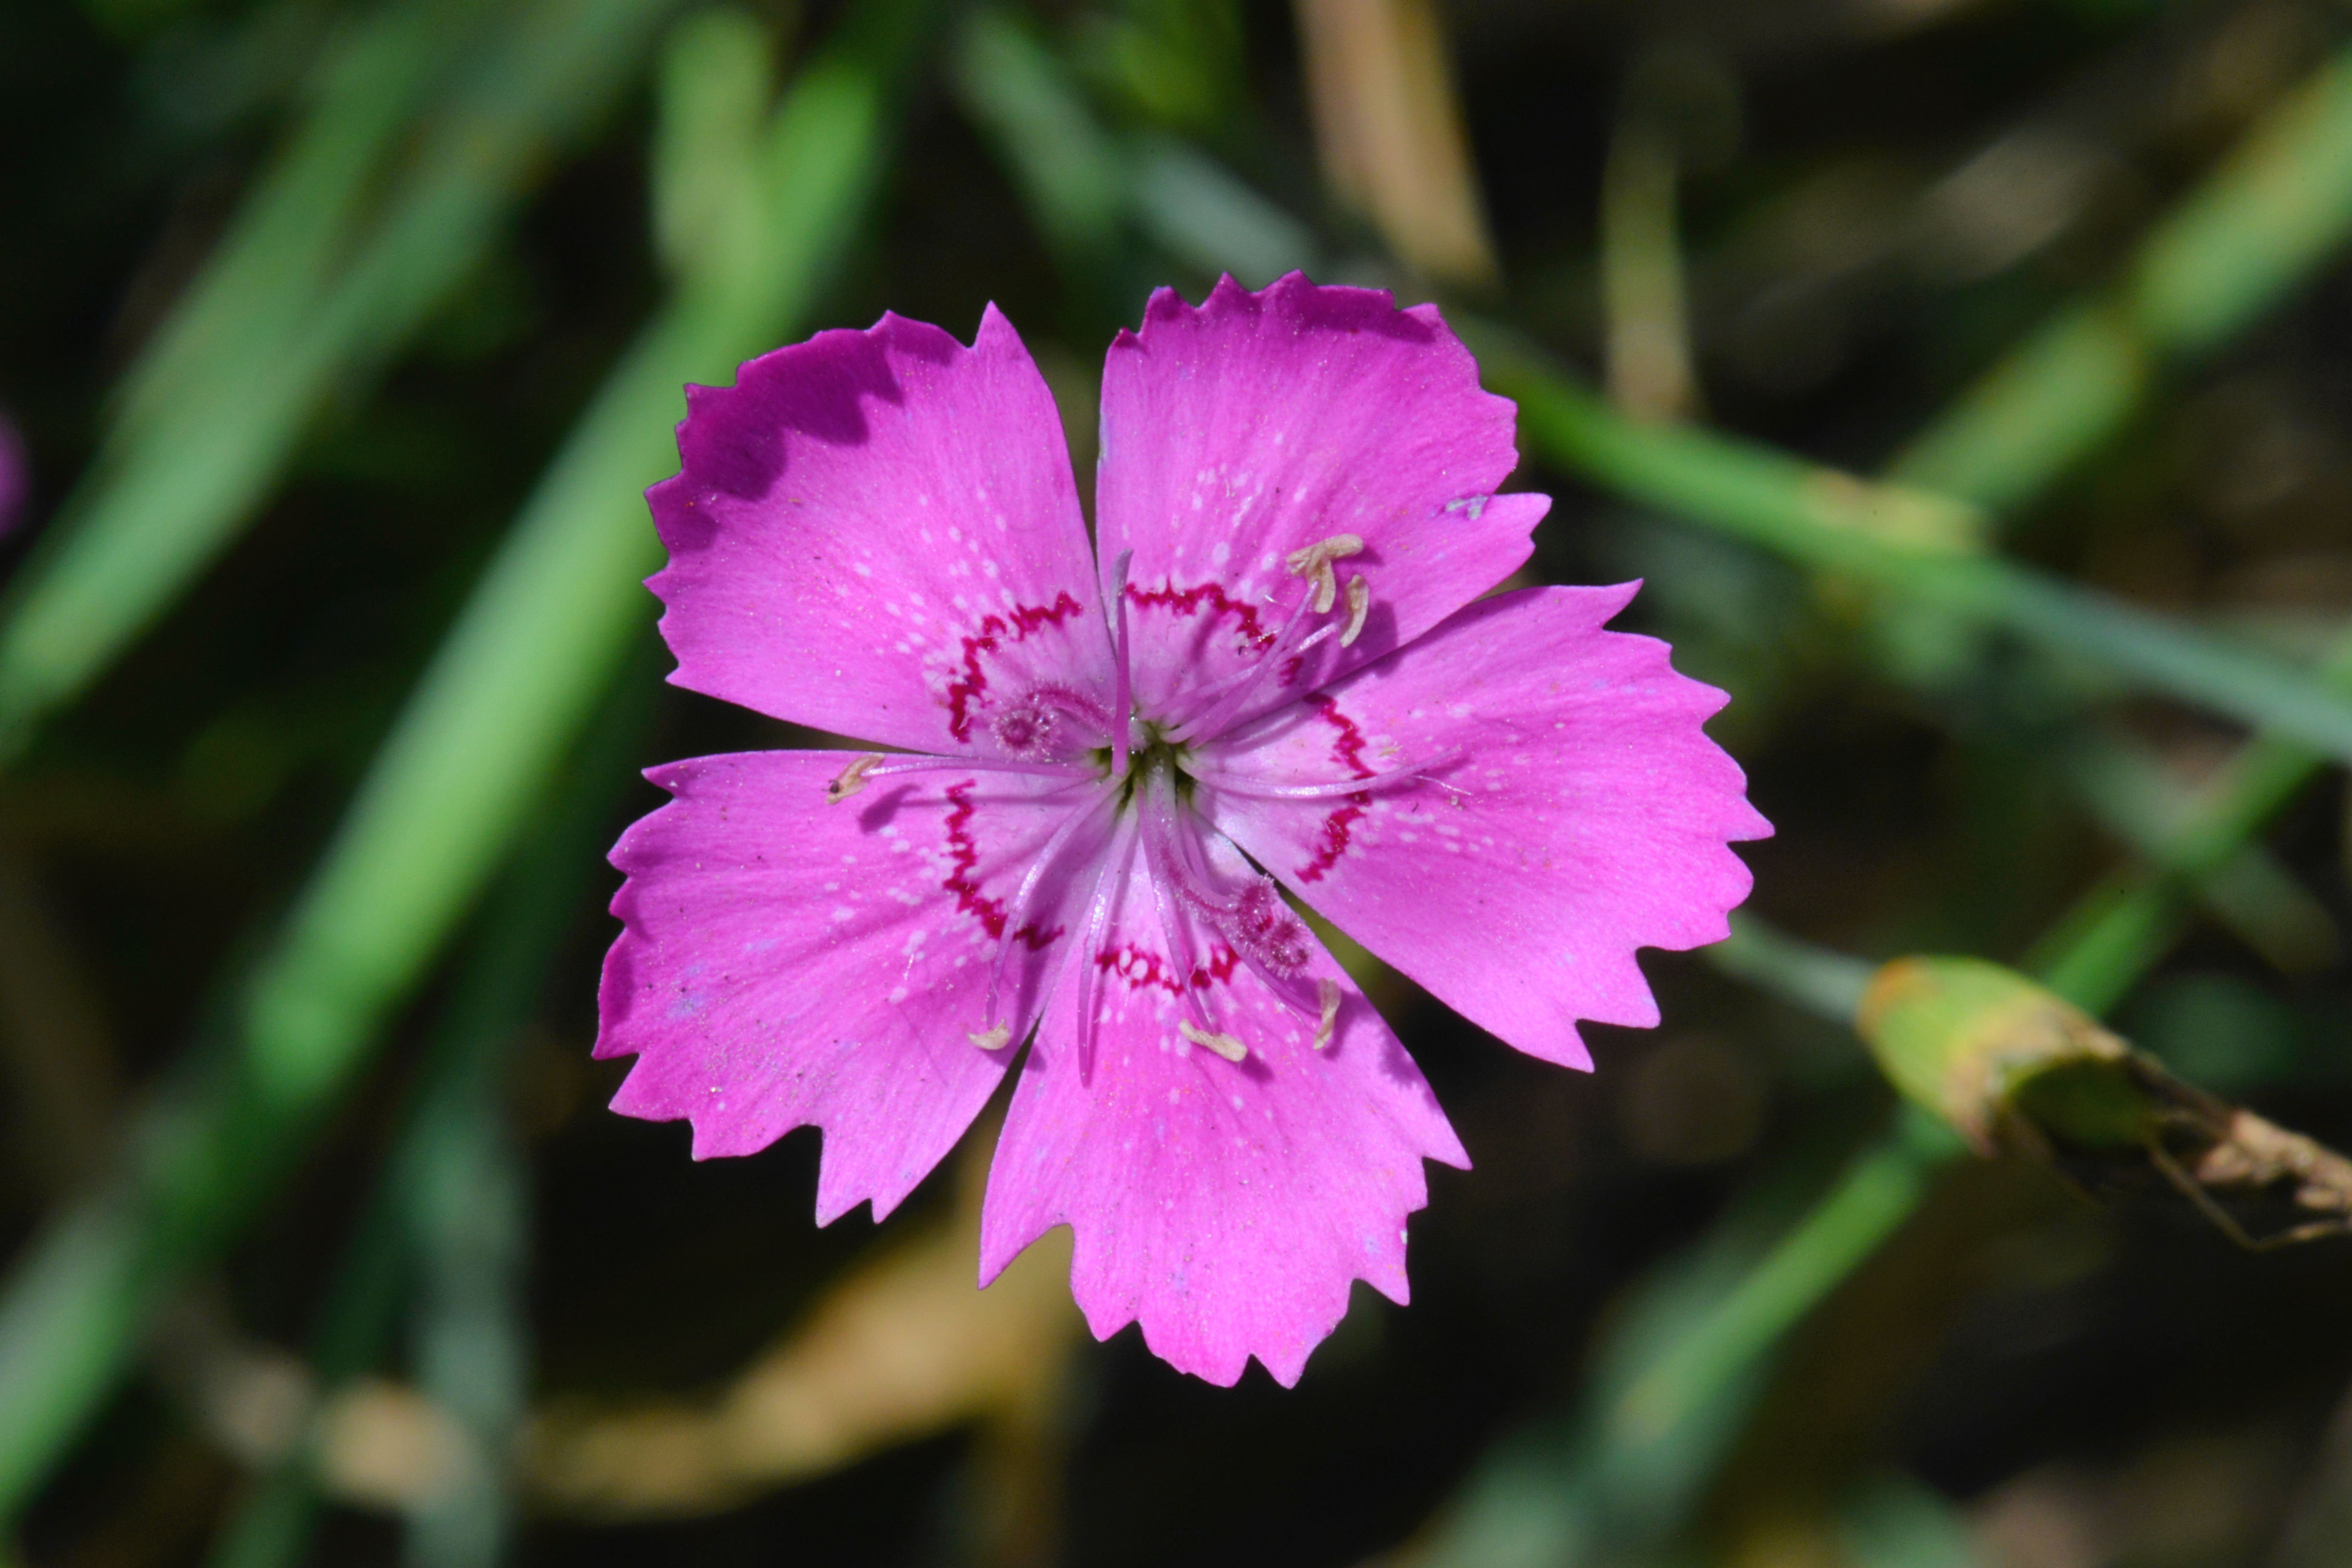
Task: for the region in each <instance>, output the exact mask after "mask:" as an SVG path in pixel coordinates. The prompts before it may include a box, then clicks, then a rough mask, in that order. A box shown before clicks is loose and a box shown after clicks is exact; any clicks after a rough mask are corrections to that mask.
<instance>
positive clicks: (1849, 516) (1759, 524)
mask: <svg viewBox="0 0 2352 1568" xmlns="http://www.w3.org/2000/svg"><path fill="white" fill-rule="evenodd" d="M1465 335H1468V336H1470V338H1471V340H1472V342H1473V346H1474V347H1476V348H1478V349H1479V350H1480V358H1481V362H1482V365H1483V367H1484V371H1485V379H1486V384H1488V385H1489V386H1491V387H1493V388H1494V389H1495V390H1496V391H1497V392H1500V393H1502V394H1503V395H1506V396H1508V397H1512V398H1515V399H1517V402H1518V405H1519V430H1520V435H1521V437H1522V439H1523V440H1524V441H1525V442H1526V444H1527V445H1528V447H1530V448H1531V449H1532V450H1534V451H1536V452H1538V453H1539V454H1541V455H1542V456H1543V457H1545V458H1548V459H1549V460H1550V461H1551V462H1554V463H1557V464H1559V466H1561V467H1562V468H1566V469H1567V470H1569V471H1570V472H1572V473H1575V474H1578V475H1580V476H1582V477H1584V478H1586V479H1591V480H1592V481H1593V482H1595V483H1597V484H1599V485H1601V486H1602V487H1604V488H1606V489H1610V490H1612V491H1614V492H1615V493H1616V494H1618V495H1620V496H1622V497H1624V498H1625V499H1627V500H1633V501H1637V502H1640V503H1642V504H1643V505H1648V506H1654V507H1657V508H1658V509H1660V510H1664V511H1668V512H1671V513H1673V514H1674V515H1675V516H1677V517H1682V518H1686V519H1689V520H1690V521H1695V522H1699V523H1704V524H1706V525H1707V526H1709V527H1712V528H1715V529H1717V530H1719V531H1723V532H1725V533H1728V534H1731V535H1733V536H1734V537H1736V538H1739V539H1743V540H1746V541H1748V542H1750V543H1753V544H1758V545H1760V546H1762V547H1764V548H1765V549H1767V550H1769V551H1771V552H1774V553H1776V554H1780V555H1784V556H1787V557H1789V558H1790V559H1791V560H1794V561H1797V562H1799V563H1802V564H1804V565H1806V566H1809V567H1811V568H1813V569H1814V570H1817V571H1822V572H1829V573H1834V574H1841V575H1843V576H1846V577H1849V578H1852V579H1853V580H1855V581H1858V582H1861V583H1863V584H1867V585H1869V586H1870V587H1872V588H1874V589H1877V590H1880V591H1882V592H1885V593H1888V594H1891V595H1895V597H1897V598H1899V599H1901V600H1905V601H1907V602H1909V603H1912V604H1916V605H1924V606H1926V607H1928V608H1931V609H1937V610H1942V611H1947V612H1950V613H1954V614H1958V615H1961V616H1967V617H1969V619H1971V620H1974V621H1977V622H1979V623H1982V624H1986V625H1990V626H2000V627H2003V628H2005V629H2007V630H2009V631H2011V632H2012V633H2015V634H2016V635H2017V636H2019V637H2022V638H2024V639H2026V640H2027V641H2029V642H2032V643H2033V644H2035V645H2037V646H2039V647H2042V649H2043V650H2045V651H2047V652H2053V653H2057V654H2062V655H2068V656H2072V657H2074V658H2079V659H2083V660H2086V661H2089V662H2090V663H2092V664H2094V665H2096V666H2098V667H2100V668H2104V669H2105V670H2107V671H2109V672H2111V673H2113V674H2115V675H2116V676H2120V677H2122V678H2124V679H2126V680H2128V681H2130V682H2131V683H2132V684H2134V685H2136V686H2137V687H2138V688H2139V689H2142V690H2145V691H2149V692H2155V693H2161V694H2163V695H2167V696H2170V697H2174V698H2178V699H2179V700H2183V701H2187V702H2191V703H2195V704H2198V705H2200V706H2201V707H2205V708H2209V709H2210V710H2213V711H2215V712H2218V713H2222V714H2226V715H2227V716H2229V717H2231V718H2232V719H2235V720H2237V721H2240V722H2242V723H2244V724H2246V725H2248V726H2249V727H2251V728H2254V729H2258V730H2265V731H2270V732H2272V733H2273V734H2276V735H2278V736H2281V737H2283V738H2285V739H2290V740H2294V741H2299V742H2303V743H2304V744H2305V745H2307V746H2309V747H2311V748H2312V749H2314V750H2316V751H2319V752H2325V753H2326V754H2327V755H2329V756H2332V757H2335V758H2337V759H2339V760H2342V761H2346V762H2352V700H2347V699H2346V698H2344V697H2343V696H2341V695H2339V694H2337V693H2336V692H2334V691H2331V690H2329V689H2327V687H2326V685H2325V684H2324V683H2323V682H2321V681H2320V680H2319V679H2316V678H2315V677H2314V676H2312V675H2310V674H2308V673H2306V672H2305V671H2302V670H2298V669H2295V668H2292V667H2290V666H2287V665H2284V664H2281V663H2279V662H2278V661H2277V660H2275V659H2273V658H2270V657H2268V656H2267V655H2264V654H2262V653H2259V652H2256V651H2254V650H2252V649H2251V648H2239V647H2232V646H2231V645H2228V644H2225V643H2222V642H2220V641H2218V640H2216V639H2215V638H2213V637H2209V636H2207V635H2205V634H2203V633H2201V632H2200V631H2198V630H2197V629H2195V628H2193V627H2190V626H2184V625H2181V624H2179V623H2176V622H2172V621H2169V620H2168V619H2166V618H2165V617H2163V616H2158V615H2155V614H2152V613H2150V612H2147V611H2143V610H2139V609H2136V608H2133V607H2132V606H2130V605H2126V604H2123V603H2122V602H2120V601H2118V600H2115V599H2112V598H2108V597H2106V596H2105V595H2099V594H2096V593H2095V592H2092V591H2090V590H2087V589H2084V588H2080V587H2077V586H2075V585H2074V584H2069V583H2066V582H2064V581H2063V580H2061V579H2059V578H2056V577H2053V576H2052V575H2050V574H2047V573H2044V572H2041V571H2039V570H2037V569H2035V568H2032V567H2030V566H2024V565H2021V564H2018V563H2013V562H2009V561H2005V560H2002V559H2000V558H1999V557H1997V556H1993V555H1988V554H1979V553H1977V552H1973V551H1969V550H1967V549H1961V548H1952V547H1949V546H1947V545H1943V544H1940V543H1939V542H1937V537H1938V535H1939V534H1948V535H1949V536H1952V537H1960V536H1962V534H1963V529H1962V527H1961V525H1960V524H1959V522H1958V519H1960V518H1963V517H1966V516H1968V515H1969V514H1968V513H1966V512H1964V511H1955V510H1952V509H1953V508H1957V507H1958V506H1959V505H1960V503H1947V502H1944V501H1943V500H1941V498H1938V497H1934V496H1929V495H1927V494H1924V493H1923V492H1918V491H1912V490H1906V489H1897V488H1890V487H1885V486H1874V485H1867V484H1864V483H1863V482H1861V481H1859V480H1855V479H1850V478H1847V477H1845V476H1843V475H1840V474H1837V473H1835V472H1833V471H1832V470H1829V469H1824V468H1818V467H1815V466H1814V465H1812V464H1810V463H1807V462H1805V461H1804V460H1802V459H1801V458H1795V457H1792V456H1790V455H1789V454H1788V453H1785V452H1781V451H1779V450H1777V449H1775V448H1771V447H1761V446H1758V445H1755V444H1753V443H1749V442H1747V441H1742V440H1739V439H1738V438H1736V437H1729V436H1726V435H1722V434H1720V433H1716V432H1710V431H1706V430H1701V429H1697V428H1695V427H1690V426H1665V425H1649V424H1643V423H1640V422H1638V421H1635V420H1633V419H1630V418H1628V417H1626V416H1623V415H1622V414H1620V413H1618V412H1617V411H1616V410H1614V409H1612V408H1611V407H1610V406H1609V405H1607V404H1606V403H1604V402H1603V401H1601V398H1599V397H1598V396H1596V395H1594V394H1592V393H1591V392H1590V391H1588V390H1586V389H1585V388H1583V387H1581V386H1580V385H1578V384H1575V383H1573V382H1571V381H1570V380H1569V379H1568V378H1567V377H1565V376H1563V375H1560V374H1557V373H1555V372H1550V371H1548V370H1546V369H1545V368H1543V366H1542V365H1541V363H1540V362H1539V361H1538V360H1537V359H1536V358H1535V357H1534V356H1533V355H1531V354H1529V353H1527V352H1526V351H1525V350H1521V349H1517V348H1515V347H1514V346H1512V345H1511V344H1509V343H1508V342H1507V341H1505V340H1503V339H1501V338H1500V337H1499V336H1498V335H1496V334H1495V333H1494V332H1492V331H1470V332H1467V333H1466V334H1465Z"/></svg>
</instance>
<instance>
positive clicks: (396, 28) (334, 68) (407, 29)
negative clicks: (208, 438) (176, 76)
mask: <svg viewBox="0 0 2352 1568" xmlns="http://www.w3.org/2000/svg"><path fill="white" fill-rule="evenodd" d="M497 5H498V0H394V3H392V4H388V5H382V6H380V7H378V8H377V9H376V10H375V11H374V12H373V14H371V15H368V16H364V17H361V18H356V19H354V20H352V22H350V23H349V24H347V25H346V26H345V27H344V28H343V29H342V31H341V34H340V35H339V36H338V37H335V38H334V39H333V40H331V43H330V44H329V46H328V47H327V48H326V49H325V50H324V51H323V53H322V57H321V58H320V61H319V62H318V64H317V66H316V67H315V68H314V69H313V70H312V72H311V77H310V80H309V81H308V82H307V83H306V84H305V88H304V92H303V110H302V113H301V115H300V118H299V122H298V123H297V124H296V125H295V126H294V127H293V128H292V130H291V131H290V132H289V135H288V137H287V140H286V144H285V146H284V147H283V148H282V150H281V151H280V152H279V153H278V156H277V157H276V158H275V159H274V160H273V161H272V163H270V165H269V167H268V169H267V170H265V171H264V172H263V173H262V174H261V175H260V177H259V178H258V179H257V181H256V183H255V184H254V187H253V189H252V191H251V192H250V193H249V194H248V195H247V197H246V198H245V200H244V201H243V202H242V203H240V204H239V205H238V208H237V212H236V217H235V219H234V220H233V221H232V222H231V223H230V225H229V226H228V228H227V230H226V233H224V234H223V236H222V237H221V238H220V240H219V241H218V243H216V244H215V246H214V247H213V249H212V252H211V254H210V255H208V256H207V257H206V258H205V263H204V266H203V268H201V269H200V270H199V271H198V272H197V274H196V276H195V277H194V279H193V280H191V281H190V283H189V284H188V286H187V288H186V289H185V291H184V293H183V294H182V295H181V298H180V300H179V302H178V303H177V304H176V305H174V307H173V310H172V312H171V314H170V315H169V316H168V317H167V318H166V319H165V321H163V325H162V326H161V327H160V328H158V329H157V331H156V333H155V336H154V338H153V339H152V342H149V344H148V345H147V346H146V348H145V349H144V350H142V353H140V356H139V358H138V360H137V362H136V363H133V364H132V365H131V369H130V371H129V373H128V374H126V375H125V376H124V378H123V383H122V385H121V387H120V388H119V389H118V390H117V392H116V394H115V397H114V399H113V406H112V408H111V409H110V428H109V429H108V431H107V433H106V449H105V451H104V452H103V453H102V455H101V459H100V460H101V462H120V461H121V449H122V448H123V447H124V446H125V445H126V443H128V442H131V441H134V440H135V439H136V438H137V437H138V435H139V433H140V432H141V430H142V428H144V427H146V426H152V425H153V424H154V423H156V422H157V421H158V420H159V419H161V418H163V417H164V416H166V415H167V414H168V412H169V411H170V410H172V409H173V408H174V407H175V406H177V405H181V404H183V403H184V402H185V401H186V400H187V399H188V398H189V397H190V396H192V395H194V396H198V397H201V396H202V395H204V393H205V390H206V389H207V387H208V386H214V385H217V384H218V374H219V373H218V369H217V368H216V367H219V366H223V365H227V364H236V365H240V366H244V365H250V364H252V363H255V353H256V351H257V349H258V350H259V351H260V352H261V353H267V352H268V350H269V349H270V348H272V347H275V346H277V345H278V344H282V343H284V342H287V341H289V339H290V338H291V337H292V335H293V333H294V331H296V330H297V325H298V323H299V321H300V318H301V316H302V314H303V313H304V312H305V311H307V310H310V308H311V307H312V306H313V304H314V303H315V301H316V299H317V296H318V293H319V291H320V289H321V288H322V287H323V286H324V284H325V282H326V279H327V278H328V277H329V275H330V274H331V271H332V269H333V267H334V265H335V264H336V263H337V262H338V261H339V260H341V257H342V254H343V251H344V249H345V247H348V246H349V244H350V243H351V241H352V237H354V236H355V235H356V234H357V233H358V232H359V230H360V228H361V226H362V220H363V219H364V218H365V217H366V216H367V212H368V208H369V202H370V198H371V197H372V196H373V194H374V192H375V187H376V185H377V184H378V182H380V181H381V180H382V178H383V174H384V169H385V165H386V163H387V161H388V160H389V159H390V158H391V156H392V154H393V153H394V152H395V151H396V150H397V149H398V147H399V146H400V144H401V142H402V141H403V139H404V137H405V136H406V135H407V134H408V132H410V131H411V130H412V129H413V128H414V126H415V122H416V121H417V119H418V118H419V116H420V115H421V113H422V112H423V110H424V108H425V103H426V102H427V100H430V99H431V98H432V97H433V96H434V95H435V94H436V93H437V92H439V90H440V89H441V87H442V84H443V81H444V79H445V78H446V71H447V69H448V68H449V66H450V64H451V63H452V62H453V61H454V60H455V59H456V58H457V56H458V54H459V53H460V51H461V50H463V49H464V48H465V47H467V46H469V45H471V44H474V43H475V42H477V41H478V37H479V35H480V32H481V24H482V21H483V18H484V16H486V15H488V14H491V13H493V12H494V11H495V10H496V9H497Z"/></svg>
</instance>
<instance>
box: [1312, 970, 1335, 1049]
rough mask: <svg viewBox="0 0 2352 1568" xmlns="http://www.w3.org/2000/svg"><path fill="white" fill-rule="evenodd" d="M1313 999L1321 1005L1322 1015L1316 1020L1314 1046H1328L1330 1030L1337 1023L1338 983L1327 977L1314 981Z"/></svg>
mask: <svg viewBox="0 0 2352 1568" xmlns="http://www.w3.org/2000/svg"><path fill="white" fill-rule="evenodd" d="M1315 999H1316V1000H1317V1001H1318V1002H1319V1003H1321V1004H1322V1005H1323V1016H1322V1017H1320V1018H1318V1020H1316V1024H1315V1048H1316V1049H1317V1050H1318V1051H1320V1050H1326V1049H1328V1048H1329V1047H1330V1044H1331V1036H1332V1032H1333V1031H1334V1030H1336V1029H1337V1028H1338V1027H1339V982H1338V981H1336V980H1332V979H1329V978H1328V977H1326V978H1322V979H1318V980H1317V981H1316V982H1315Z"/></svg>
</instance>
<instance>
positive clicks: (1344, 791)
mask: <svg viewBox="0 0 2352 1568" xmlns="http://www.w3.org/2000/svg"><path fill="white" fill-rule="evenodd" d="M1460 756H1461V753H1459V752H1444V753H1443V754H1441V755H1439V756H1436V757H1433V758H1432V759H1431V760H1430V761H1428V762H1426V763H1421V764H1420V765H1419V766H1417V767H1410V768H1392V769H1391V770H1390V771H1388V772H1387V773H1366V774H1365V775H1364V776H1363V777H1362V778H1359V779H1340V780H1339V781H1338V782H1337V783H1334V784H1261V783H1259V782H1258V781H1257V780H1255V779H1252V778H1244V777H1243V776H1242V775H1240V774H1238V773H1223V772H1221V771H1219V770H1218V769H1215V768H1203V767H1197V766H1188V767H1187V768H1185V770H1184V771H1185V772H1186V773H1190V774H1191V775H1192V777H1193V778H1194V779H1195V780H1197V781H1199V782H1200V783H1202V784H1207V785H1208V786H1209V787H1210V788H1211V789H1213V790H1222V791H1223V792H1224V793H1225V794H1227V795H1248V796H1250V797H1251V798H1253V799H1255V800H1337V799H1339V798H1340V797H1342V796H1345V795H1363V794H1366V793H1368V792H1370V791H1374V790H1383V789H1391V788H1394V787H1395V786H1396V785H1398V784H1434V785H1436V786H1437V787H1438V788H1439V789H1449V790H1454V793H1455V794H1456V795H1459V794H1461V793H1462V792H1461V791H1460V790H1459V789H1458V788H1456V787H1455V786H1454V785H1453V784H1447V783H1446V782H1445V781H1444V780H1443V779H1435V778H1431V777H1430V776H1429V774H1430V771H1431V770H1432V769H1433V768H1442V767H1444V766H1445V765H1446V764H1447V763H1452V762H1456V761H1459V760H1460Z"/></svg>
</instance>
